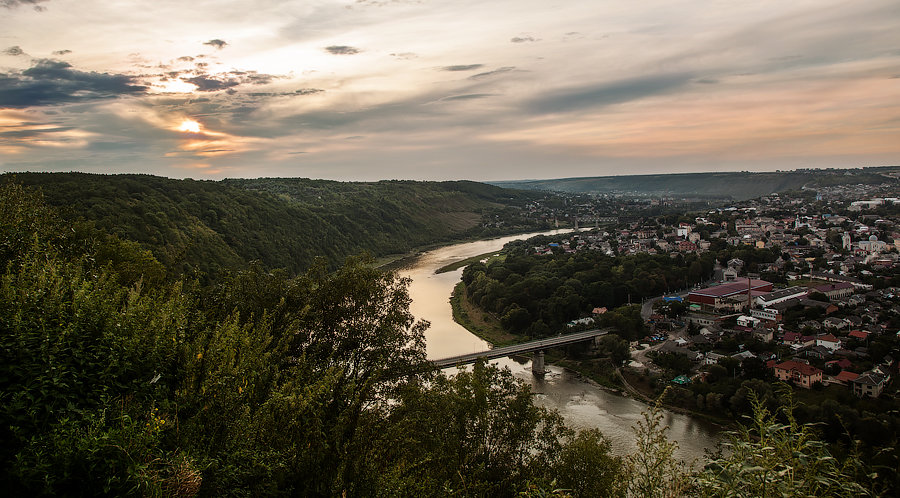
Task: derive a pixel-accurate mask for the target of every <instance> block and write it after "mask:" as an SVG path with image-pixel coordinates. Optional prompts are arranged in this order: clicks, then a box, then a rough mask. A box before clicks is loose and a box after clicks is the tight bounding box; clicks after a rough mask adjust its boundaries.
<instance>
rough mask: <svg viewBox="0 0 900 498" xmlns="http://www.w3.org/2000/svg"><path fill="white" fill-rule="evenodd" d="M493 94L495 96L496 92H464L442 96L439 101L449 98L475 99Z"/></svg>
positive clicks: (445, 100) (449, 99)
mask: <svg viewBox="0 0 900 498" xmlns="http://www.w3.org/2000/svg"><path fill="white" fill-rule="evenodd" d="M495 96H497V94H496V93H466V94H463V95H451V96H450V97H444V98H442V99H441V102H447V101H451V100H475V99H483V98H487V97H495Z"/></svg>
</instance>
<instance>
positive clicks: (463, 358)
mask: <svg viewBox="0 0 900 498" xmlns="http://www.w3.org/2000/svg"><path fill="white" fill-rule="evenodd" d="M610 330H611V329H595V330H586V331H584V332H575V333H574V334H566V335H560V336H556V337H548V338H547V339H540V340H537V341H531V342H525V343H522V344H514V345H512V346H503V347H499V348H494V349H488V350H487V351H479V352H477V353H468V354H461V355H458V356H450V357H447V358H440V359H437V360H431V362H432V363H434V364H435V365H436V366H437V367H438V368H447V367H452V366H456V365H465V364H467V363H474V362H475V361H476V360H478V359H479V358H485V359H488V360H492V359H494V358H501V357H503V356H510V355H514V354H518V353H530V352H533V351H541V350H544V349H547V348H552V347H556V346H565V345H567V344H574V343H576V342H581V341H586V340H588V339H593V338H594V337H598V336H601V335H606V334H608V333H609V331H610Z"/></svg>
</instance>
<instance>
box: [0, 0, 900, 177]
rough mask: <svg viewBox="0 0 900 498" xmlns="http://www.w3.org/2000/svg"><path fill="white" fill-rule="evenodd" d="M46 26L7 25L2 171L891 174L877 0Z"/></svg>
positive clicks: (221, 14)
mask: <svg viewBox="0 0 900 498" xmlns="http://www.w3.org/2000/svg"><path fill="white" fill-rule="evenodd" d="M46 5H47V8H46V9H43V10H40V11H35V10H33V9H13V10H10V11H8V12H6V13H5V15H4V17H2V18H0V32H3V33H4V38H3V41H2V44H3V45H2V46H0V154H2V156H0V168H2V169H3V170H5V171H21V170H32V171H42V170H45V171H51V170H71V169H73V168H75V169H84V170H89V171H98V170H99V171H107V172H117V171H130V172H141V171H145V172H152V173H155V174H165V175H169V176H175V177H179V176H184V175H186V174H188V173H186V171H189V170H193V171H201V172H203V173H204V174H206V175H209V176H212V177H215V176H217V175H219V176H222V175H231V176H259V175H261V174H265V175H278V176H311V177H325V178H337V179H359V180H373V179H382V178H416V179H446V178H471V179H476V180H486V179H504V178H546V177H560V176H583V175H603V174H615V173H619V172H621V171H623V170H627V171H629V172H632V173H639V172H642V171H643V172H660V171H673V172H674V171H701V170H712V169H755V170H766V169H768V170H774V169H787V168H792V167H841V166H848V167H850V166H852V167H856V166H861V165H881V164H898V163H900V145H898V142H900V141H898V140H896V137H897V136H900V104H898V103H900V50H898V49H897V47H900V30H897V29H896V26H897V25H900V4H897V3H896V2H895V1H892V0H875V1H871V2H854V3H847V2H839V1H836V0H827V1H820V0H797V1H796V2H790V3H784V2H779V1H774V0H761V1H759V2H752V3H736V4H729V5H728V6H727V7H724V6H710V5H701V4H698V3H697V2H694V1H688V0H676V1H674V2H672V1H662V0H652V1H649V2H643V3H639V4H635V3H634V2H626V1H624V0H614V1H610V2H603V3H599V4H598V3H594V2H577V3H574V2H573V3H564V4H560V5H556V6H553V7H552V10H550V9H551V7H549V6H548V5H547V4H546V2H543V1H540V0H518V1H513V0H498V1H497V2H480V1H477V2H476V1H474V0H460V1H459V2H436V1H428V0H424V1H421V2H374V3H373V2H355V1H349V0H344V1H326V0H315V1H308V0H303V1H301V0H285V1H275V0H264V1H260V2H255V3H254V4H253V5H252V6H250V5H249V4H247V3H246V2H239V1H237V0H222V1H217V2H199V3H195V4H191V5H190V6H186V5H185V4H184V3H183V2H175V1H171V0H158V1H150V0H133V1H130V2H116V3H112V4H110V3H109V2H100V1H99V0H82V1H79V2H48V3H47V4H46ZM186 116H191V118H186ZM188 120H189V121H188ZM201 123H202V124H201ZM186 165H193V166H186ZM196 165H202V167H199V166H196Z"/></svg>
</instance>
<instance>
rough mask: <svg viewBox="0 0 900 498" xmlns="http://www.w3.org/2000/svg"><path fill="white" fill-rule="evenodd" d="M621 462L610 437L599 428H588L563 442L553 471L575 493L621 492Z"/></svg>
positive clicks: (560, 483) (617, 494)
mask: <svg viewBox="0 0 900 498" xmlns="http://www.w3.org/2000/svg"><path fill="white" fill-rule="evenodd" d="M623 466H624V464H623V460H622V458H621V457H617V456H614V455H613V454H612V445H611V444H610V442H609V440H608V439H606V438H605V437H603V434H601V433H600V431H599V430H597V429H588V430H585V431H580V432H579V433H578V435H576V436H575V437H574V438H572V439H570V440H569V441H567V442H566V443H565V444H564V445H563V447H562V449H561V450H560V453H559V458H558V460H557V462H556V464H555V467H554V472H553V475H555V476H556V479H557V482H558V484H559V486H560V487H561V488H564V489H566V490H568V491H570V492H571V493H572V496H575V497H595V496H624V491H625V489H624V486H622V482H621V480H620V479H619V477H620V476H621V473H622V470H623Z"/></svg>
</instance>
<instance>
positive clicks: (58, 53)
mask: <svg viewBox="0 0 900 498" xmlns="http://www.w3.org/2000/svg"><path fill="white" fill-rule="evenodd" d="M71 53H72V51H71V50H69V49H62V50H54V51H53V55H66V54H71Z"/></svg>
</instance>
